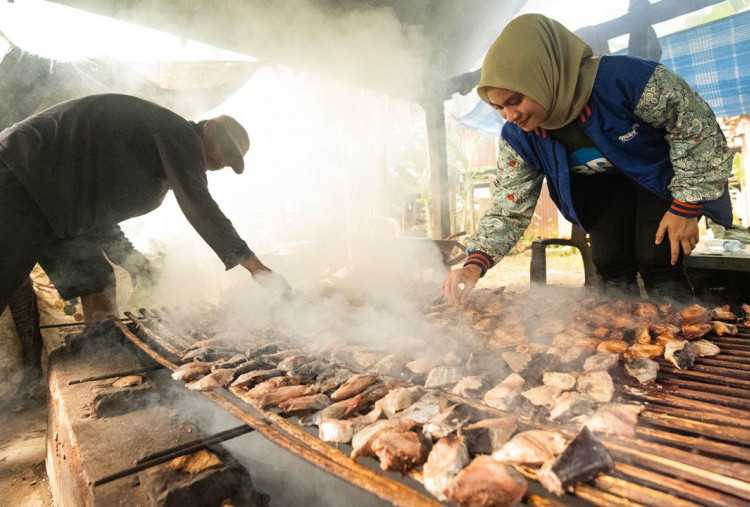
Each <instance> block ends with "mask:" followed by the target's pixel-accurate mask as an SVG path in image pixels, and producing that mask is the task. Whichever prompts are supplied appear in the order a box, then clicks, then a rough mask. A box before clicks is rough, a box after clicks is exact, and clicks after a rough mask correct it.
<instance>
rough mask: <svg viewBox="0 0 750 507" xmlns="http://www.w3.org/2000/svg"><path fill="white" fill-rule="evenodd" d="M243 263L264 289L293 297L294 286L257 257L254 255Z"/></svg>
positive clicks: (285, 296)
mask: <svg viewBox="0 0 750 507" xmlns="http://www.w3.org/2000/svg"><path fill="white" fill-rule="evenodd" d="M241 264H242V266H243V267H244V268H245V269H247V270H248V271H250V274H251V275H252V276H253V280H255V281H256V282H258V284H259V285H260V286H261V287H263V288H264V289H268V290H271V291H273V292H276V293H278V294H279V295H281V296H282V297H284V298H289V297H291V295H292V287H291V285H289V283H288V282H287V281H286V279H285V278H284V277H283V276H281V275H280V274H278V273H275V272H273V271H271V270H270V269H268V268H267V267H266V266H265V265H264V264H263V263H262V262H260V259H258V258H257V257H255V256H252V257H250V258H249V259H247V260H246V261H243V262H242V263H241Z"/></svg>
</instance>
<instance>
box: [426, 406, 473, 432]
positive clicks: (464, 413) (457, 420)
mask: <svg viewBox="0 0 750 507" xmlns="http://www.w3.org/2000/svg"><path fill="white" fill-rule="evenodd" d="M481 418H482V413H481V412H480V411H479V410H477V409H476V408H474V407H472V406H471V405H467V404H466V403H459V404H456V405H452V406H450V407H448V408H447V409H446V410H444V411H443V412H441V413H439V414H438V415H437V416H436V417H433V418H432V419H430V420H429V421H427V422H426V423H425V424H424V426H423V427H422V433H424V434H425V435H427V436H428V437H430V438H431V439H433V440H438V439H440V438H443V437H447V436H448V435H450V434H451V433H453V432H454V431H457V430H458V429H459V428H460V427H461V426H463V425H465V424H466V423H469V422H475V421H478V420H480V419H481Z"/></svg>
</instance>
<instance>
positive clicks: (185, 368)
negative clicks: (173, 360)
mask: <svg viewBox="0 0 750 507" xmlns="http://www.w3.org/2000/svg"><path fill="white" fill-rule="evenodd" d="M213 364H214V363H206V362H203V361H195V362H192V363H185V364H183V365H182V366H180V367H179V368H177V369H176V370H175V371H173V372H172V378H173V379H175V380H183V381H185V382H191V381H193V380H195V379H197V378H198V377H201V376H203V375H206V374H207V373H209V372H210V371H211V366H213Z"/></svg>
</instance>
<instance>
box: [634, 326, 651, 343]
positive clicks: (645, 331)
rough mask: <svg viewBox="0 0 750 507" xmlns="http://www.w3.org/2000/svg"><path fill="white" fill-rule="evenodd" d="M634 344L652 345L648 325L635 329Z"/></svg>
mask: <svg viewBox="0 0 750 507" xmlns="http://www.w3.org/2000/svg"><path fill="white" fill-rule="evenodd" d="M633 343H634V344H635V343H639V344H643V345H645V344H648V343H651V332H650V331H649V326H648V324H638V325H637V326H636V327H635V332H634V335H633Z"/></svg>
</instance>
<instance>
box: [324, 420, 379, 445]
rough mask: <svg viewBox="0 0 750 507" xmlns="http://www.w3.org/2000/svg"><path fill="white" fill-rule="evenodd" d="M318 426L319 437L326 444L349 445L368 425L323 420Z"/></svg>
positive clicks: (346, 421) (347, 421) (350, 421)
mask: <svg viewBox="0 0 750 507" xmlns="http://www.w3.org/2000/svg"><path fill="white" fill-rule="evenodd" d="M317 426H318V435H319V437H320V439H321V440H323V441H324V442H333V443H336V444H347V443H349V442H351V441H352V438H354V435H355V434H356V433H357V432H358V431H360V430H362V428H364V427H365V426H367V425H366V424H363V423H359V424H357V423H355V422H354V421H352V420H351V419H323V420H321V421H320V423H319V424H318V425H317Z"/></svg>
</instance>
